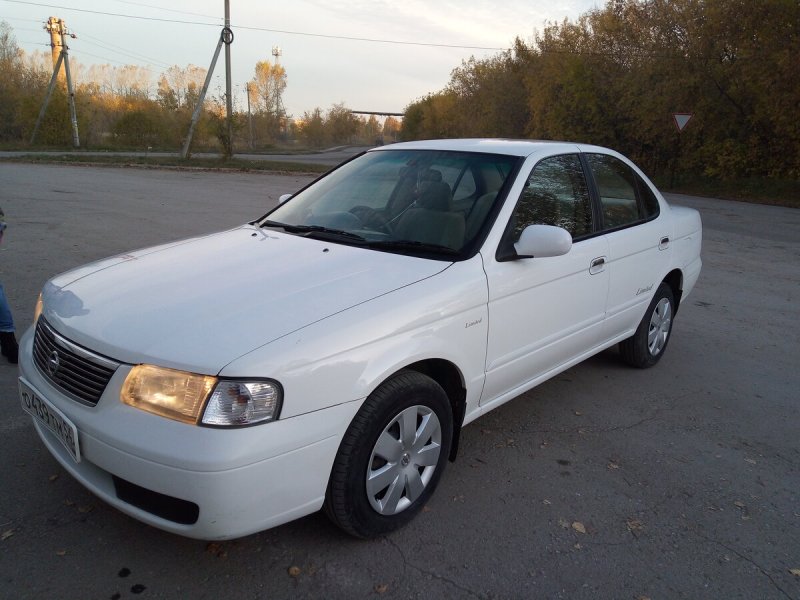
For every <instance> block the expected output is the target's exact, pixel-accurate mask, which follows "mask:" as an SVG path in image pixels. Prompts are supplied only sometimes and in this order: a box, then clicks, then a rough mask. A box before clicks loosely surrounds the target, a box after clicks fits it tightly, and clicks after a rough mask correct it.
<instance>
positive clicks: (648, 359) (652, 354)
mask: <svg viewBox="0 0 800 600" xmlns="http://www.w3.org/2000/svg"><path fill="white" fill-rule="evenodd" d="M674 315H675V298H674V296H673V295H672V288H670V287H669V285H668V284H666V283H663V282H662V283H661V285H659V286H658V289H657V290H656V293H655V296H653V300H652V301H651V302H650V306H648V307H647V311H646V312H645V313H644V317H642V321H641V322H640V323H639V327H638V328H637V329H636V333H634V334H633V335H632V336H631V337H629V338H628V339H627V340H624V341H622V342H620V344H619V350H620V354H621V355H622V359H623V360H624V361H625V362H626V363H628V364H629V365H631V366H633V367H638V368H640V369H646V368H647V367H652V366H653V365H654V364H656V363H657V362H658V361H659V360H661V357H662V356H664V352H665V351H666V349H667V344H668V343H669V338H670V334H671V333H672V321H673V318H672V317H673V316H674Z"/></svg>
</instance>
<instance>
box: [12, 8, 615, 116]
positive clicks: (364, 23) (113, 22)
mask: <svg viewBox="0 0 800 600" xmlns="http://www.w3.org/2000/svg"><path fill="white" fill-rule="evenodd" d="M51 1H52V3H49V2H47V0H31V1H27V0H25V1H22V0H0V21H6V22H7V23H8V24H9V25H11V26H12V28H13V29H14V34H15V36H16V39H17V43H18V45H19V47H20V48H22V49H24V50H26V51H33V50H48V46H49V36H48V34H47V33H46V32H45V31H44V30H43V29H42V26H43V24H44V22H45V21H46V20H47V19H48V17H50V16H57V17H60V18H62V19H64V21H65V22H66V24H67V27H68V28H69V30H70V31H71V32H73V33H75V34H76V35H77V39H73V40H70V41H69V49H70V59H71V60H77V61H78V62H80V63H81V64H83V65H86V66H89V65H92V64H111V65H116V66H119V65H124V64H136V65H140V66H144V67H147V68H149V69H150V70H151V71H152V72H153V81H154V82H155V81H156V80H157V79H158V76H159V74H160V73H161V72H162V71H163V70H164V69H165V68H167V67H168V66H170V65H179V66H181V67H185V66H186V65H188V64H193V65H198V66H201V67H203V68H208V67H209V65H210V63H211V59H212V57H213V54H214V50H215V48H216V44H217V41H218V39H219V34H220V30H221V27H222V24H223V18H224V7H225V2H224V0H170V1H169V2H164V1H163V0H162V1H161V6H159V4H158V2H157V0H51ZM604 4H605V2H604V0H558V1H553V0H503V2H499V1H498V0H459V1H455V0H392V1H390V0H324V1H323V0H283V1H282V2H276V1H275V0H261V1H258V0H230V7H231V8H230V10H231V28H232V30H233V32H234V35H235V38H234V42H233V44H232V45H231V55H232V68H231V74H232V80H233V86H234V87H233V96H234V102H235V103H236V105H237V106H239V107H243V105H244V103H245V102H246V99H245V94H244V86H245V83H246V82H247V81H248V80H250V79H252V77H253V73H254V68H255V64H256V62H257V61H260V60H270V61H274V57H273V56H272V49H273V47H279V48H280V50H281V53H282V54H281V56H280V62H281V65H282V66H283V67H284V68H285V69H286V74H287V87H286V91H285V92H284V96H283V104H284V107H285V109H286V111H287V113H288V114H289V115H292V116H294V117H296V118H300V117H302V115H303V113H304V112H305V111H310V110H312V109H314V108H315V107H320V108H322V109H327V108H330V106H331V105H332V104H334V103H344V104H345V106H347V107H348V108H350V109H352V110H362V111H374V112H398V113H399V112H403V110H404V108H405V107H406V106H407V105H408V104H409V103H411V102H413V101H414V100H417V99H419V98H421V97H423V96H425V95H426V94H428V93H430V92H435V91H438V90H440V89H442V88H443V87H444V86H445V85H446V84H447V82H448V81H449V78H450V73H451V71H452V70H453V69H454V68H455V67H457V66H459V65H460V64H461V62H462V61H464V60H468V59H469V58H470V57H471V56H475V57H476V58H478V59H480V58H487V57H490V56H492V55H494V54H497V53H498V52H500V51H501V50H503V49H506V48H509V47H510V46H511V45H512V43H513V41H514V39H515V38H516V37H520V38H521V39H523V40H525V41H530V40H532V39H533V36H534V33H535V32H536V31H541V30H542V29H543V28H544V26H545V25H546V24H547V23H548V22H561V21H563V20H564V18H568V19H570V20H575V19H576V18H578V17H579V16H580V15H582V14H584V13H585V12H587V11H589V10H592V9H594V8H598V7H600V8H602V6H603V5H604ZM98 12H101V13H115V15H126V16H112V15H110V14H96V13H98ZM133 16H136V17H141V18H131V17H133ZM166 21H170V22H166ZM245 27H247V28H257V29H245ZM268 30H271V31H268ZM309 34H310V35H309ZM323 36H339V37H350V38H369V39H372V40H390V41H395V42H405V43H402V44H401V43H387V42H377V41H359V40H347V39H335V38H333V37H323ZM416 44H430V45H416ZM447 46H456V47H447ZM224 88H225V62H224V53H222V54H221V55H220V59H219V61H218V62H217V66H216V68H215V70H214V78H213V80H212V84H211V90H210V91H209V93H210V94H217V95H220V94H221V93H222V92H223V91H224Z"/></svg>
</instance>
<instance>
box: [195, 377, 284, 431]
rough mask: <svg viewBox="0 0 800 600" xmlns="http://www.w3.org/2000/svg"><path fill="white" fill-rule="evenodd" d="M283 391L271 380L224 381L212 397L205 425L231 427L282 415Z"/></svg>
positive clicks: (204, 419)
mask: <svg viewBox="0 0 800 600" xmlns="http://www.w3.org/2000/svg"><path fill="white" fill-rule="evenodd" d="M281 398H282V393H281V389H280V386H279V385H278V384H277V383H275V382H271V381H224V380H223V381H220V382H219V383H218V384H217V387H216V388H215V389H214V393H213V394H211V398H209V400H208V406H206V410H205V412H204V413H203V421H202V423H203V425H215V426H218V427H230V426H237V425H239V426H241V425H255V424H256V423H267V422H269V421H274V420H275V419H277V418H278V413H279V412H280V408H281Z"/></svg>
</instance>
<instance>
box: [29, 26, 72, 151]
mask: <svg viewBox="0 0 800 600" xmlns="http://www.w3.org/2000/svg"><path fill="white" fill-rule="evenodd" d="M44 28H45V29H46V30H47V32H48V33H49V34H50V50H51V55H52V57H53V75H52V77H50V84H49V85H48V86H47V95H46V96H45V98H44V102H43V103H42V108H41V109H40V110H39V117H38V118H37V119H36V125H35V126H34V128H33V134H32V135H31V144H33V141H34V140H35V139H36V134H37V133H38V132H39V125H41V123H42V119H43V118H44V115H45V112H46V111H47V105H48V104H49V103H50V97H51V96H52V95H53V90H54V89H55V87H56V81H58V80H61V81H63V80H64V77H63V76H62V75H60V73H61V72H62V71H61V66H62V65H63V67H64V70H63V73H64V75H65V76H66V80H67V101H68V103H69V117H70V122H71V124H72V145H73V146H75V147H76V148H80V146H81V140H80V137H79V135H78V116H77V113H76V111H75V90H74V88H73V86H72V74H71V72H70V69H69V52H68V50H69V46H67V42H66V40H65V39H64V37H65V36H67V37H71V38H73V39H77V37H78V36H76V35H75V34H74V33H69V31H68V30H67V25H66V23H64V20H63V19H59V18H58V17H50V18H49V19H48V21H47V23H45V26H44ZM56 48H58V50H56Z"/></svg>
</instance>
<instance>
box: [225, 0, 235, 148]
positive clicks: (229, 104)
mask: <svg viewBox="0 0 800 600" xmlns="http://www.w3.org/2000/svg"><path fill="white" fill-rule="evenodd" d="M225 29H227V30H228V31H230V29H231V1H230V0H225ZM231 37H233V36H231ZM231 41H233V40H232V39H231ZM225 108H226V110H227V117H228V149H229V151H230V154H231V156H233V96H232V94H231V45H230V44H225Z"/></svg>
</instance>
